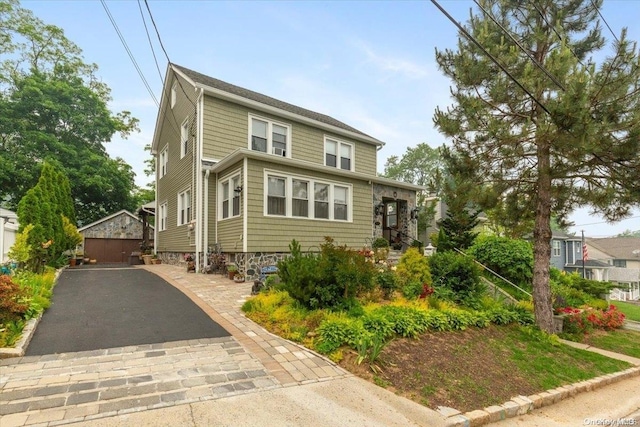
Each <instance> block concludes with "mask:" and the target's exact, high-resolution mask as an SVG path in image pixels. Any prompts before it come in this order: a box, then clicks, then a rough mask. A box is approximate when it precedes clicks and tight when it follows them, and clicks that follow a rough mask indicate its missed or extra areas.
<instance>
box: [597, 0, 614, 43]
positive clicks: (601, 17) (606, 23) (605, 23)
mask: <svg viewBox="0 0 640 427" xmlns="http://www.w3.org/2000/svg"><path fill="white" fill-rule="evenodd" d="M591 5H592V6H593V8H594V9H595V10H596V12H598V15H599V16H600V19H602V22H604V25H606V26H607V28H608V29H609V32H610V33H611V35H612V36H613V38H614V39H616V41H617V42H618V43H620V40H618V36H616V34H615V33H614V32H613V30H612V29H611V27H610V26H609V23H608V22H607V20H606V19H604V16H603V15H602V13H600V9H599V8H598V6H596V4H595V3H594V2H593V0H591Z"/></svg>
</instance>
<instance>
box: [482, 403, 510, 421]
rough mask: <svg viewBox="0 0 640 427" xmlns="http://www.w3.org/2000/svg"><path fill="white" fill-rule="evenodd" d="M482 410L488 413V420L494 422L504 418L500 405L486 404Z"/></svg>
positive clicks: (503, 411)
mask: <svg viewBox="0 0 640 427" xmlns="http://www.w3.org/2000/svg"><path fill="white" fill-rule="evenodd" d="M484 410H485V411H486V412H487V413H488V414H489V422H490V423H494V422H496V421H501V420H504V419H506V414H505V410H504V408H503V407H502V406H497V405H493V406H488V407H486V408H484Z"/></svg>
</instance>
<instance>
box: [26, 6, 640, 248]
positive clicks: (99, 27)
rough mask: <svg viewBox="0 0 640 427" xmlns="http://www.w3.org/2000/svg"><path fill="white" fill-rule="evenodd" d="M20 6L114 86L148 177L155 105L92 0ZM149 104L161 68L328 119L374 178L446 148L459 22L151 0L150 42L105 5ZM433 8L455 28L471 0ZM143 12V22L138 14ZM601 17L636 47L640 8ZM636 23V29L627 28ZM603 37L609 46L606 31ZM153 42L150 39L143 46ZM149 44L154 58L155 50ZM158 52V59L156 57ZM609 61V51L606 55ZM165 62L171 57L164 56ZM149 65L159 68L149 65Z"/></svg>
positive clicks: (601, 228) (410, 12) (636, 226)
mask: <svg viewBox="0 0 640 427" xmlns="http://www.w3.org/2000/svg"><path fill="white" fill-rule="evenodd" d="M21 4H22V6H23V7H25V8H27V9H30V10H32V11H33V13H34V14H35V15H36V16H37V17H38V18H40V19H41V20H43V21H44V22H45V23H47V24H53V25H56V26H58V27H60V28H62V29H63V30H64V31H65V35H66V36H67V38H69V39H70V40H72V41H73V42H74V43H76V44H77V45H78V46H79V47H80V48H81V49H82V50H83V53H84V58H85V61H86V62H89V63H95V64H97V65H98V67H99V68H98V72H97V75H98V76H99V77H100V78H101V79H102V80H103V81H104V82H105V83H107V85H108V86H109V87H110V88H111V95H112V98H113V99H112V101H111V103H110V108H111V110H112V111H114V112H117V111H123V110H127V111H130V112H131V113H132V114H133V116H134V117H137V118H138V119H139V120H140V132H139V133H136V134H133V135H131V136H130V137H129V138H128V139H127V140H121V139H118V138H117V137H114V139H113V140H112V141H111V142H108V143H106V144H105V145H106V148H107V151H108V153H109V154H110V155H111V156H112V157H122V158H123V159H124V160H125V161H126V162H127V163H128V164H130V165H131V166H132V167H133V170H134V171H135V172H136V184H138V185H140V186H144V185H146V184H147V183H148V182H150V181H151V180H152V178H150V177H147V176H145V174H144V172H143V171H144V168H145V167H144V160H145V159H146V158H148V156H149V154H148V152H145V151H144V146H145V145H146V144H148V143H150V142H151V140H152V138H153V132H154V127H155V122H156V116H157V111H158V108H157V106H156V104H155V102H154V100H153V97H152V96H151V94H150V93H149V91H148V90H147V89H146V87H145V84H144V83H143V80H142V79H141V77H140V76H139V75H138V73H137V71H136V67H135V66H134V64H133V62H132V60H131V59H130V57H129V55H128V54H127V51H126V50H125V48H124V47H123V44H122V42H121V41H120V39H119V37H118V34H117V33H116V30H115V29H114V26H113V25H112V23H111V21H110V19H109V16H108V14H107V12H106V11H105V8H104V6H103V3H101V1H99V0H65V1H63V0H23V1H22V3H21ZM104 4H105V5H106V7H107V9H108V10H109V12H110V14H111V16H112V17H113V19H114V21H115V23H116V25H117V26H118V29H119V31H120V33H121V34H122V37H123V38H124V40H125V42H126V43H127V45H128V48H129V50H130V52H131V54H132V56H133V57H134V58H135V60H136V62H137V64H138V67H139V69H140V70H141V72H142V74H143V75H144V77H145V79H146V81H147V82H148V85H149V87H150V88H151V90H152V92H153V94H154V95H155V98H156V99H160V92H161V89H162V76H164V73H165V71H166V66H167V61H168V60H170V61H171V62H173V63H176V64H179V65H182V66H184V67H187V68H190V69H193V70H195V71H198V72H201V73H203V74H206V75H209V76H211V77H215V78H218V79H221V80H224V81H226V82H229V83H232V84H235V85H238V86H241V87H245V88H247V89H251V90H254V91H257V92H260V93H263V94H265V95H269V96H271V97H274V98H277V99H280V100H283V101H286V102H289V103H292V104H295V105H298V106H301V107H304V108H307V109H310V110H313V111H317V112H320V113H324V114H327V115H330V116H332V117H334V118H336V119H338V120H341V121H343V122H345V123H347V124H349V125H351V126H353V127H355V128H357V129H359V130H361V131H363V132H365V133H366V134H369V135H371V136H373V137H375V138H377V139H379V140H382V141H384V142H385V143H386V145H385V146H384V148H383V149H382V150H380V151H379V153H378V172H383V171H384V164H385V162H386V160H387V158H388V157H389V156H392V155H396V156H402V155H403V154H404V153H405V152H406V150H407V148H409V147H415V146H416V145H418V144H420V143H423V142H426V143H428V144H429V145H431V146H432V147H437V146H440V145H442V144H444V143H447V141H446V139H445V138H444V137H443V136H442V135H441V134H440V133H439V132H438V131H437V130H436V129H435V128H434V126H433V114H434V111H435V109H436V107H438V106H439V107H440V108H446V107H447V106H449V105H451V100H450V97H449V87H450V81H449V80H448V79H446V78H445V77H444V76H443V75H442V73H441V72H440V71H439V70H438V67H437V64H436V62H435V49H436V47H437V48H438V49H440V50H442V49H446V48H455V47H456V43H457V32H456V28H455V26H454V25H453V24H452V23H451V22H450V21H449V20H448V19H447V18H446V17H445V16H444V15H443V14H442V13H441V12H440V11H438V9H437V8H436V7H435V6H434V5H433V4H432V3H431V2H429V1H232V2H228V1H206V0H197V1H189V0H183V1H179V0H173V1H172V0H163V1H159V0H155V1H154V0H149V2H148V5H149V8H150V10H151V13H152V16H153V18H154V20H155V24H156V26H157V29H158V32H159V34H160V39H161V40H162V44H163V46H164V50H165V51H166V55H165V53H164V52H163V50H162V49H161V46H160V44H159V42H158V37H157V35H156V33H155V30H154V28H153V25H152V23H151V22H150V20H149V14H148V12H147V10H146V7H145V4H144V1H143V0H142V1H141V2H140V3H139V2H138V1H135V0H117V1H115V0H106V1H105V2H104ZM440 4H441V5H442V6H443V7H444V8H445V9H446V10H447V11H448V12H449V13H450V14H451V15H453V16H454V18H456V20H458V21H460V22H464V21H466V20H467V19H468V17H469V11H470V9H471V8H472V7H473V6H474V3H473V1H471V0H457V1H446V0H441V1H440ZM141 9H142V11H143V14H144V19H145V21H146V26H147V28H148V34H149V35H147V31H146V30H145V22H144V21H143V18H142V15H141ZM601 13H602V15H603V16H604V18H605V19H606V20H607V22H608V24H609V25H610V26H611V28H612V30H613V31H614V32H615V33H616V35H619V33H620V30H621V29H622V28H623V27H628V29H629V33H628V34H629V38H630V39H632V40H640V26H638V25H637V22H635V21H637V19H638V17H640V0H605V2H604V6H603V8H602V10H601ZM634 24H636V25H634ZM603 34H604V35H605V36H606V37H607V39H608V40H610V39H612V35H611V33H609V32H608V30H607V29H606V27H604V28H603ZM149 39H151V43H150V42H149ZM151 45H153V51H152V49H151ZM154 52H155V59H154ZM605 52H606V53H608V52H610V50H605ZM167 57H168V59H167ZM156 63H157V64H158V65H156ZM571 220H572V221H573V222H574V223H575V224H576V226H575V227H572V228H571V230H570V231H572V232H576V233H580V231H581V230H585V234H586V235H587V236H589V237H602V236H611V235H615V234H618V233H621V232H623V231H625V230H640V210H636V211H634V213H633V216H632V218H630V219H627V220H625V221H621V222H619V223H617V224H607V223H605V222H604V220H603V219H602V218H599V217H597V216H591V215H589V211H588V209H581V210H578V211H576V212H575V213H574V215H572V217H571Z"/></svg>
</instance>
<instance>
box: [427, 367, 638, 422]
mask: <svg viewBox="0 0 640 427" xmlns="http://www.w3.org/2000/svg"><path fill="white" fill-rule="evenodd" d="M634 376H640V367H639V366H636V367H633V368H629V369H625V370H624V371H619V372H614V373H612V374H606V375H601V376H599V377H595V378H592V379H590V380H585V381H581V382H578V383H574V384H569V385H565V386H561V387H556V388H554V389H551V390H546V391H543V392H541V393H537V394H532V395H530V396H516V397H514V398H512V399H511V400H509V401H507V402H505V403H503V404H502V405H492V406H488V407H486V408H484V409H477V410H474V411H470V412H465V413H464V414H463V413H460V412H459V411H455V410H452V408H442V411H441V409H440V408H438V412H440V413H441V414H443V415H445V414H444V413H443V412H448V413H449V414H451V413H452V412H458V413H457V414H455V415H450V416H449V417H447V419H446V423H447V426H448V427H476V426H482V425H485V424H488V423H492V422H497V421H502V420H506V419H508V418H513V417H516V416H519V415H524V414H527V413H529V412H531V411H533V410H534V409H538V408H543V407H545V406H550V405H553V404H555V403H558V402H560V401H561V400H563V399H567V398H569V397H572V396H575V395H576V394H578V393H583V392H587V391H592V390H595V389H598V388H600V387H604V386H606V385H609V384H612V383H615V382H618V381H622V380H625V379H627V378H632V377H634Z"/></svg>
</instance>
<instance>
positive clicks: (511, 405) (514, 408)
mask: <svg viewBox="0 0 640 427" xmlns="http://www.w3.org/2000/svg"><path fill="white" fill-rule="evenodd" d="M502 407H503V408H504V414H505V416H506V417H507V418H513V417H515V416H516V415H518V409H520V405H518V404H517V403H516V402H512V401H508V402H504V403H503V404H502Z"/></svg>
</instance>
